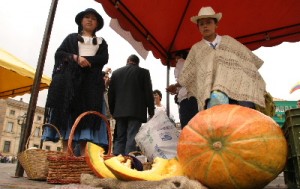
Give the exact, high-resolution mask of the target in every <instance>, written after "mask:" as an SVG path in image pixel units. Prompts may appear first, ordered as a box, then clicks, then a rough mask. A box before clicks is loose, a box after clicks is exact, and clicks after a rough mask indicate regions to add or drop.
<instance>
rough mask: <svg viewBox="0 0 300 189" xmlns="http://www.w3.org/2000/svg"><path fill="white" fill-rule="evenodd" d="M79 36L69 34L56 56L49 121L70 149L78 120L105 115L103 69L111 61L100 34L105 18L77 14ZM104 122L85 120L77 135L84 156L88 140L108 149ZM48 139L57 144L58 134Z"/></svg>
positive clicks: (49, 130)
mask: <svg viewBox="0 0 300 189" xmlns="http://www.w3.org/2000/svg"><path fill="white" fill-rule="evenodd" d="M75 22H76V24H77V25H78V33H71V34H69V35H68V36H67V37H66V38H65V39H64V41H63V42H62V44H61V45H60V46H59V48H58V49H57V51H56V53H55V65H54V69H53V73H52V82H51V85H50V88H49V91H48V97H47V102H46V111H45V118H46V121H47V122H48V123H51V124H53V125H55V126H56V127H58V129H59V131H60V132H61V134H62V136H63V140H64V150H66V147H67V140H68V138H69V134H70V130H71V127H72V125H73V123H74V121H75V119H76V118H77V117H78V116H79V115H80V114H81V113H83V112H85V111H91V110H93V111H98V112H101V110H102V105H103V92H104V80H103V75H102V69H103V66H104V65H105V64H107V62H108V48H107V43H106V42H105V40H104V39H103V38H101V37H97V36H96V32H97V31H99V30H100V29H101V28H102V27H103V24H104V22H103V18H102V17H101V15H100V14H99V13H98V12H97V11H96V10H94V9H91V8H88V9H86V10H85V11H82V12H80V13H78V14H77V16H76V17H75ZM106 133H107V132H106V128H105V125H103V124H101V119H100V118H99V117H97V116H94V115H88V116H86V117H84V118H83V119H82V120H81V121H80V123H79V125H78V127H77V129H76V131H75V135H74V140H75V141H76V142H78V143H79V144H80V147H81V148H80V149H81V155H83V152H84V146H85V144H86V141H92V142H93V143H96V144H99V145H102V146H104V147H106V146H107V144H108V142H107V141H108V140H107V134H106ZM43 139H44V140H50V141H57V140H58V139H59V138H58V135H57V133H56V132H55V131H54V130H53V129H52V128H48V127H47V128H46V129H45V131H44V133H43Z"/></svg>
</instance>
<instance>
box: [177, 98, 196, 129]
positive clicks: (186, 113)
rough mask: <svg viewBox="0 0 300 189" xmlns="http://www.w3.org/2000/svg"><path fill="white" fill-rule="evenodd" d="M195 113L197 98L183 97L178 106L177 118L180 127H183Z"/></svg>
mask: <svg viewBox="0 0 300 189" xmlns="http://www.w3.org/2000/svg"><path fill="white" fill-rule="evenodd" d="M197 113H198V103H197V99H196V98H195V97H190V98H186V99H183V100H182V101H181V102H180V106H179V119H180V124H181V128H182V129H183V128H184V127H185V126H186V125H187V124H188V122H189V121H190V120H191V119H192V118H193V117H194V116H195V115H196V114H197Z"/></svg>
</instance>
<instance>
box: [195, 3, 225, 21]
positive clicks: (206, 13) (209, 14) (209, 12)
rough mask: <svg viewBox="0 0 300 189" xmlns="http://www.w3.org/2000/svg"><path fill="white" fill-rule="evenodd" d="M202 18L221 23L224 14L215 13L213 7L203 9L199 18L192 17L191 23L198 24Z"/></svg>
mask: <svg viewBox="0 0 300 189" xmlns="http://www.w3.org/2000/svg"><path fill="white" fill-rule="evenodd" d="M201 18H215V19H217V21H218V22H219V21H220V20H221V18H222V13H217V14H216V13H215V11H214V10H213V9H212V8H211V7H202V8H201V9H200V11H199V13H198V15H197V16H193V17H191V21H192V22H193V23H195V24H197V21H198V20H199V19H201Z"/></svg>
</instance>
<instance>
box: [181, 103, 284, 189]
mask: <svg viewBox="0 0 300 189" xmlns="http://www.w3.org/2000/svg"><path fill="white" fill-rule="evenodd" d="M177 153H178V159H179V163H180V165H181V166H182V168H183V171H184V174H185V175H187V176H188V177H189V178H191V179H196V180H198V181H200V182H201V183H202V184H204V185H206V186H208V187H209V188H210V189H217V188H222V189H227V188H228V189H234V188H243V189H246V188H249V189H250V188H251V189H252V188H263V187H264V186H266V185H267V184H268V183H269V182H270V181H272V180H274V179H275V178H276V177H277V176H278V174H279V173H281V172H282V170H283V168H284V166H285V163H286V158H287V142H286V139H285V137H284V135H283V132H282V130H281V129H280V127H279V126H278V125H277V123H276V122H275V121H274V120H272V119H271V118H270V117H268V116H266V115H264V114H262V113H260V112H258V111H256V110H253V109H250V108H246V107H242V106H238V105H228V104H227V105H219V106H214V107H212V108H210V109H207V110H205V111H201V112H199V113H198V114H197V115H196V116H195V117H194V118H192V119H191V120H190V122H189V123H188V125H187V126H185V128H184V129H183V130H182V132H181V135H180V138H179V143H178V149H177Z"/></svg>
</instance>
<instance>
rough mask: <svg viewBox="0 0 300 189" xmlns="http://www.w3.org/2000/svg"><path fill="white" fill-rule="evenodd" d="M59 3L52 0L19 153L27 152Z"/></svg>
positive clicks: (18, 173) (20, 172)
mask: <svg viewBox="0 0 300 189" xmlns="http://www.w3.org/2000/svg"><path fill="white" fill-rule="evenodd" d="M57 3H58V0H52V3H51V7H50V11H49V15H48V20H47V24H46V29H45V33H44V38H43V42H42V46H41V49H40V55H39V59H38V65H37V68H36V72H35V76H34V82H33V88H32V90H31V96H30V101H29V106H28V109H27V117H26V125H25V130H24V132H23V133H22V136H21V137H20V142H21V144H20V145H19V150H18V153H20V152H23V151H24V150H25V145H26V141H27V140H28V138H29V136H30V133H31V129H32V124H33V119H34V112H35V109H36V103H37V98H38V94H39V87H40V83H41V78H42V75H43V70H44V64H45V59H46V54H47V49H48V45H49V39H50V35H51V30H52V26H53V20H54V17H55V12H56V7H57ZM23 174H24V168H23V167H22V165H21V164H20V162H19V161H18V163H17V168H16V172H15V177H23Z"/></svg>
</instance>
